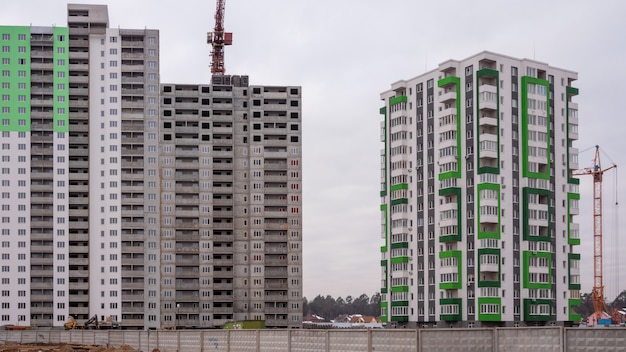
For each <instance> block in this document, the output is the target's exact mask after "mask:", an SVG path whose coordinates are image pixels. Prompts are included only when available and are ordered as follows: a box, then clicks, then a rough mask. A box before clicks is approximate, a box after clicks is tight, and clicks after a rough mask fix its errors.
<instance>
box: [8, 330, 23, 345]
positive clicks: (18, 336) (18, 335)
mask: <svg viewBox="0 0 626 352" xmlns="http://www.w3.org/2000/svg"><path fill="white" fill-rule="evenodd" d="M4 341H6V342H15V343H21V342H22V332H21V331H6V337H5V338H4Z"/></svg>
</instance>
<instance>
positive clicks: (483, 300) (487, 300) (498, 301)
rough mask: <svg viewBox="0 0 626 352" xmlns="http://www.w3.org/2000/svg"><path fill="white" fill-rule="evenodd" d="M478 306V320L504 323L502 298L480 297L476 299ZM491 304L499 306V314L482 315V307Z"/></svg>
mask: <svg viewBox="0 0 626 352" xmlns="http://www.w3.org/2000/svg"><path fill="white" fill-rule="evenodd" d="M476 303H477V305H478V320H479V321H502V298H500V297H478V298H477V299H476ZM485 304H490V305H497V306H498V308H499V309H498V312H497V313H481V310H480V307H481V305H485Z"/></svg>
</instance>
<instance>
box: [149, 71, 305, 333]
mask: <svg viewBox="0 0 626 352" xmlns="http://www.w3.org/2000/svg"><path fill="white" fill-rule="evenodd" d="M300 93H301V92H300V88H299V87H263V86H248V77H247V76H232V77H231V76H215V77H214V79H213V84H212V85H190V84H163V85H162V86H161V102H162V105H161V109H162V110H161V123H160V124H159V133H160V136H159V140H160V155H159V158H160V160H159V164H160V170H161V175H160V176H161V184H160V188H161V259H162V260H161V269H162V270H161V271H162V273H161V276H162V297H161V301H162V303H163V304H162V308H163V311H162V319H163V321H162V322H161V325H162V326H165V327H167V326H172V324H176V325H183V326H185V325H187V326H188V325H194V326H196V325H199V326H206V325H212V324H214V325H222V324H223V323H225V322H228V321H233V320H252V319H253V320H265V322H266V325H267V326H274V327H280V326H299V325H300V324H301V318H302V315H301V311H302V305H301V301H302V296H301V292H302V280H301V278H302V273H301V267H302V237H301V236H302V231H301V229H302V225H301V218H302V217H301V208H302V199H301V194H302V190H301V180H302V166H301V155H302V154H301V127H302V126H301V108H300V105H301V104H300ZM198 308H200V309H198ZM174 320H178V323H176V322H175V321H174Z"/></svg>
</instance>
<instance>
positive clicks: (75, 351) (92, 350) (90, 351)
mask: <svg viewBox="0 0 626 352" xmlns="http://www.w3.org/2000/svg"><path fill="white" fill-rule="evenodd" d="M122 351H123V352H137V350H136V349H134V348H132V347H130V346H128V345H122V346H120V347H117V348H115V347H103V346H98V345H83V344H77V343H58V344H41V343H39V344H12V343H9V344H5V345H0V352H122ZM152 352H159V350H158V349H154V350H152Z"/></svg>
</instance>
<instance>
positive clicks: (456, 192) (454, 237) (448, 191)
mask: <svg viewBox="0 0 626 352" xmlns="http://www.w3.org/2000/svg"><path fill="white" fill-rule="evenodd" d="M439 195H440V196H446V195H453V196H456V203H457V221H456V230H457V233H456V234H451V235H440V236H439V242H441V243H446V242H460V241H462V240H463V237H462V234H461V231H462V229H463V227H462V226H461V224H462V217H461V214H463V212H462V209H463V203H461V188H458V187H450V188H444V189H440V190H439Z"/></svg>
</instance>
